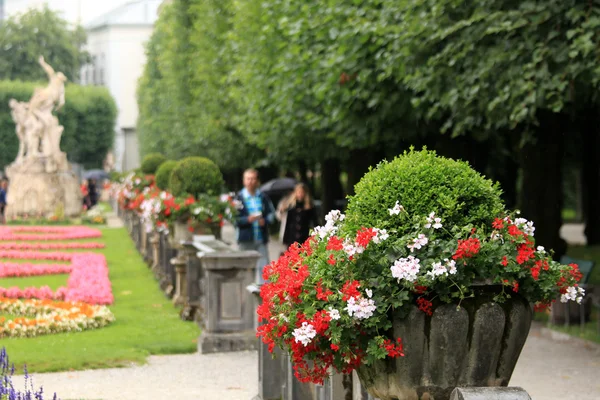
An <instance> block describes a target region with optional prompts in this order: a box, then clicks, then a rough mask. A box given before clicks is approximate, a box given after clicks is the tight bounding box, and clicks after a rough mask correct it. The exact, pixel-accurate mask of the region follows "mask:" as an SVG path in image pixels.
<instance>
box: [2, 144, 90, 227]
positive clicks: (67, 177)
mask: <svg viewBox="0 0 600 400" xmlns="http://www.w3.org/2000/svg"><path fill="white" fill-rule="evenodd" d="M63 154H64V153H63ZM51 164H52V159H51V158H49V157H39V158H30V159H27V160H23V161H20V162H14V163H12V164H10V165H9V166H8V167H6V176H7V177H8V179H9V180H10V188H9V190H8V192H7V199H6V200H7V204H8V205H7V207H6V211H5V216H6V219H7V220H10V219H11V218H16V217H24V216H43V217H50V216H52V215H56V214H59V213H64V215H65V216H66V217H75V216H78V215H79V214H81V209H82V202H83V201H82V200H83V199H82V196H81V190H80V189H79V182H78V181H77V178H76V177H75V175H74V174H73V172H71V169H70V165H69V164H68V163H67V162H66V159H65V161H64V165H62V168H61V169H56V166H53V167H52V168H49V167H50V166H51Z"/></svg>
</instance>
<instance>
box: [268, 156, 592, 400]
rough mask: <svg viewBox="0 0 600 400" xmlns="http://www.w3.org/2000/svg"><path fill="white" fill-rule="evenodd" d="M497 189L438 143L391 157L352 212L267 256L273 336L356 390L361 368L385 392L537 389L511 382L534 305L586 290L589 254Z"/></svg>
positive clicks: (360, 189)
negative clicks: (582, 264)
mask: <svg viewBox="0 0 600 400" xmlns="http://www.w3.org/2000/svg"><path fill="white" fill-rule="evenodd" d="M500 194H501V190H500V188H499V187H498V186H497V185H495V184H493V182H491V181H489V180H487V179H485V178H484V177H483V176H481V175H480V174H478V173H477V172H476V171H474V170H473V169H472V168H470V167H469V165H468V164H466V163H463V162H457V161H454V160H451V159H446V158H442V157H438V156H437V155H436V154H435V153H434V152H430V151H427V150H423V151H414V150H411V151H410V152H406V153H404V154H403V155H402V156H399V157H397V158H396V159H394V160H393V161H391V162H382V163H381V164H379V165H378V166H377V167H376V168H374V169H373V170H371V171H370V172H369V173H367V174H366V175H365V176H364V177H363V178H362V180H361V181H360V182H359V183H358V184H357V185H356V188H355V195H354V196H352V197H351V198H349V201H348V207H347V210H346V213H345V214H342V213H340V212H339V211H332V212H331V213H329V214H328V215H327V217H326V224H325V225H324V226H321V227H317V228H316V229H315V230H314V232H313V235H312V236H311V237H310V238H309V239H308V240H307V241H306V242H305V243H302V244H297V245H293V246H291V247H290V248H289V249H288V250H287V252H286V253H285V254H284V255H282V256H281V257H280V258H279V259H278V260H277V261H276V262H273V263H271V264H270V265H269V266H268V267H266V268H265V279H267V283H266V284H265V285H263V286H262V287H261V289H260V296H261V300H262V302H261V304H260V306H259V307H258V315H259V319H260V326H259V327H258V334H259V335H260V337H261V338H262V341H263V343H264V346H266V348H267V349H268V350H269V351H271V352H278V351H279V350H278V348H279V349H282V350H283V354H286V355H288V356H289V359H290V361H291V364H292V370H293V374H294V375H295V377H296V378H297V380H298V381H299V382H304V383H305V384H313V385H320V386H321V387H330V388H331V390H332V391H335V387H340V385H341V387H343V388H345V394H346V395H347V394H348V390H351V389H352V387H356V384H355V383H354V384H353V383H352V379H351V378H349V377H350V374H355V376H358V377H359V379H360V382H361V384H362V386H363V387H364V388H366V389H367V391H368V393H369V394H370V395H371V396H374V397H376V398H379V399H385V400H388V399H389V400H392V399H436V400H439V399H449V398H464V399H467V398H478V399H481V398H514V399H520V398H529V396H528V395H527V393H526V392H525V391H523V390H522V389H516V388H506V386H507V385H508V384H509V382H510V378H511V375H512V372H513V370H514V368H515V365H516V363H517V360H518V358H519V355H520V352H521V349H522V347H523V345H524V344H525V341H526V339H527V336H528V332H529V328H530V325H531V320H532V315H533V312H534V310H541V309H544V308H547V307H549V306H551V305H552V303H553V302H554V301H555V299H557V298H558V299H560V301H561V302H569V301H574V302H577V303H580V302H581V301H582V299H583V296H584V290H583V289H582V288H581V287H580V286H579V285H578V282H579V280H580V279H581V273H580V272H579V269H578V266H577V265H575V264H570V265H563V264H561V263H559V262H557V261H555V260H553V253H552V251H551V250H550V249H544V248H542V247H540V246H537V247H536V245H535V227H534V224H533V222H532V221H528V220H527V219H525V218H523V217H522V216H520V215H519V212H518V211H514V212H513V211H509V210H506V209H505V206H504V204H503V202H502V201H501V198H500ZM286 373H287V374H291V373H292V371H287V372H286V371H284V372H283V373H282V376H281V377H280V378H279V379H281V381H282V382H283V384H284V385H285V384H286V382H289V381H287V380H286ZM265 379H266V378H265ZM323 385H324V386H323ZM469 387H481V388H484V389H481V390H479V391H475V390H474V389H465V388H469ZM309 391H310V390H307V391H306V392H307V393H308V392H309ZM459 392H460V393H459ZM331 393H332V392H330V394H329V396H331ZM482 393H483V395H482ZM313 394H314V392H313ZM352 395H353V396H355V398H360V397H357V396H361V394H360V393H357V392H356V391H354V392H353V394H352ZM506 395H509V397H499V396H506ZM469 396H472V397H469ZM494 396H495V397H494ZM273 398H276V397H273ZM293 398H311V397H309V395H308V394H307V395H306V397H293ZM312 398H314V397H312ZM323 398H332V397H323ZM339 398H349V397H339Z"/></svg>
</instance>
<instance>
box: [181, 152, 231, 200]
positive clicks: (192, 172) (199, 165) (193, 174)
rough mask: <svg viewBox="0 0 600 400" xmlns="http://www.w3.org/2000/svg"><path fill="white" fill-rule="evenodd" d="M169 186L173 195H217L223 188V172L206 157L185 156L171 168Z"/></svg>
mask: <svg viewBox="0 0 600 400" xmlns="http://www.w3.org/2000/svg"><path fill="white" fill-rule="evenodd" d="M169 187H170V189H171V193H172V194H173V195H175V196H183V195H188V194H191V195H193V196H196V197H197V196H198V195H199V194H208V195H218V194H219V193H220V192H221V189H222V188H223V174H221V170H220V169H219V167H218V166H217V164H215V163H214V162H212V161H211V160H209V159H208V158H205V157H187V158H184V159H183V160H181V161H179V162H178V163H177V165H176V166H175V168H173V171H172V172H171V178H170V182H169Z"/></svg>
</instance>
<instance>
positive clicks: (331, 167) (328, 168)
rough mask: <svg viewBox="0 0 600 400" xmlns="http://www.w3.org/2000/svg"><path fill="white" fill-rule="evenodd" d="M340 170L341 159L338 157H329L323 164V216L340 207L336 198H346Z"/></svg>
mask: <svg viewBox="0 0 600 400" xmlns="http://www.w3.org/2000/svg"><path fill="white" fill-rule="evenodd" d="M340 172H341V169H340V161H339V160H338V159H337V158H328V159H326V160H325V161H323V163H322V164H321V194H322V195H321V199H322V201H323V203H322V208H321V217H324V216H325V215H326V214H327V213H328V212H329V211H331V210H335V209H338V208H339V207H338V206H337V205H336V204H335V202H336V200H342V199H343V198H344V190H343V188H342V184H341V182H340Z"/></svg>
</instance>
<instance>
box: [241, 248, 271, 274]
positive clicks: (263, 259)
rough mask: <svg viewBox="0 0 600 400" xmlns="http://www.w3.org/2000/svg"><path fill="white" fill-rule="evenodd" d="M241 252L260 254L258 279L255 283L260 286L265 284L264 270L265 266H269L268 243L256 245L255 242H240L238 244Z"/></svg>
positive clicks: (257, 266)
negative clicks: (253, 251) (247, 251)
mask: <svg viewBox="0 0 600 400" xmlns="http://www.w3.org/2000/svg"><path fill="white" fill-rule="evenodd" d="M238 245H239V248H240V250H255V251H258V252H259V253H260V257H259V259H258V261H257V262H256V278H255V281H256V283H258V284H263V283H265V280H264V279H263V269H264V268H265V265H267V264H269V262H270V260H269V247H268V246H267V244H266V243H255V242H240V243H238Z"/></svg>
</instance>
